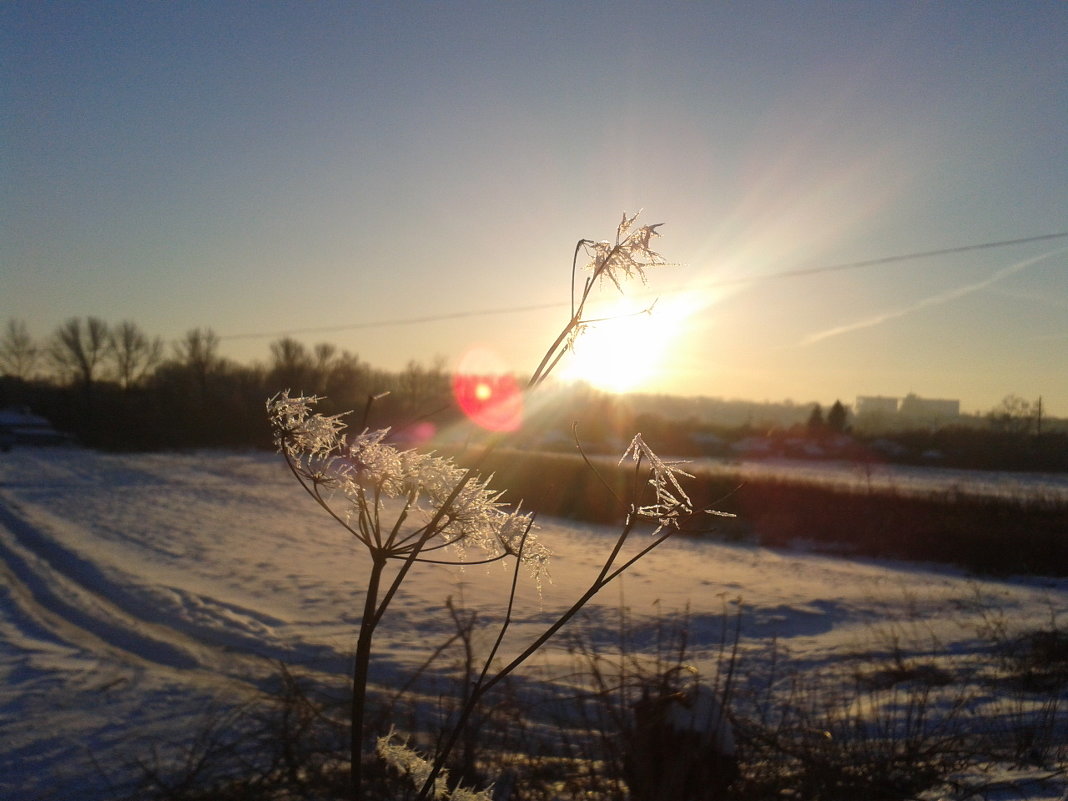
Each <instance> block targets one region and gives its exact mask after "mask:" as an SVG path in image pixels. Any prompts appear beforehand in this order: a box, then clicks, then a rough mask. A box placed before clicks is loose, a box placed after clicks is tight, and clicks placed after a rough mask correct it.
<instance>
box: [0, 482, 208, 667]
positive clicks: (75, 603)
mask: <svg viewBox="0 0 1068 801" xmlns="http://www.w3.org/2000/svg"><path fill="white" fill-rule="evenodd" d="M57 559H60V560H63V559H70V560H72V561H73V562H75V563H78V568H79V569H81V570H85V571H89V572H93V571H96V572H97V573H98V572H99V571H97V570H96V568H95V567H94V566H92V565H90V564H88V563H86V562H84V560H81V559H79V558H78V557H77V556H74V555H73V554H70V553H69V552H67V551H66V550H65V549H63V548H62V547H61V546H59V545H57V544H56V543H54V542H50V541H48V540H47V538H45V537H44V536H43V535H41V534H40V532H38V531H36V530H35V529H34V528H33V526H32V525H30V524H29V523H27V522H26V521H25V520H23V519H22V518H20V517H19V516H18V515H17V514H15V513H14V512H13V511H12V509H11V506H10V504H9V503H7V502H0V561H2V563H3V565H2V569H3V572H4V574H5V579H6V580H7V584H8V590H9V592H10V594H11V597H12V599H13V600H14V601H15V602H16V604H17V605H18V607H19V611H20V612H21V613H22V614H23V615H25V616H26V617H27V618H28V619H29V620H31V621H33V623H34V624H35V626H36V627H41V626H44V627H45V629H46V630H47V631H48V632H50V633H51V634H52V635H53V636H55V637H57V638H59V639H61V640H63V641H65V642H70V643H72V644H75V645H80V646H85V645H88V646H90V648H92V646H94V645H99V643H103V644H105V645H106V646H108V647H109V648H111V649H117V650H119V651H123V652H126V653H128V654H131V655H133V656H134V657H137V658H138V659H140V660H143V661H147V662H151V663H154V664H158V665H164V666H167V667H172V668H179V669H193V668H197V667H200V665H201V660H200V659H198V658H197V657H196V656H194V655H193V654H192V653H190V650H191V649H188V648H184V647H182V646H180V645H178V644H176V643H175V642H174V641H173V640H174V637H173V636H171V634H172V633H171V632H169V631H164V630H160V631H152V629H154V628H158V627H155V626H152V624H149V623H144V622H142V621H138V620H135V619H133V618H131V617H130V616H129V615H127V614H126V613H125V612H123V611H122V610H120V609H119V608H118V607H116V606H115V605H114V604H112V603H111V602H110V601H108V600H107V599H106V598H104V597H102V596H101V595H99V594H98V593H96V592H94V591H93V590H91V589H90V587H89V586H88V582H84V581H73V580H71V578H70V577H69V576H66V575H64V574H63V573H62V572H61V571H59V570H57V569H56V567H55V565H54V562H55V561H56V560H57Z"/></svg>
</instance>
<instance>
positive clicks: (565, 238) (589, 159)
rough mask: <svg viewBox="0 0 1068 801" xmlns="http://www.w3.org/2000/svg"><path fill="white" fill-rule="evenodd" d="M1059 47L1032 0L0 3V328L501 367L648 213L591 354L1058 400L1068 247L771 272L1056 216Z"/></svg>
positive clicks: (791, 391)
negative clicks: (1015, 1)
mask: <svg viewBox="0 0 1068 801" xmlns="http://www.w3.org/2000/svg"><path fill="white" fill-rule="evenodd" d="M1066 41H1068V6H1066V5H1065V4H1063V3H1053V2H1049V3H1043V2H1036V3H1028V4H1024V5H1018V6H1010V5H1009V4H1005V3H986V2H970V3H927V2H924V3H910V2H900V3H876V2H871V3H865V2H853V3H787V2H781V3H780V2H777V3H760V2H755V3H732V4H729V3H625V2H623V3H607V2H604V3H589V2H578V3H562V2H560V3H542V2H532V3H525V4H511V3H470V2H435V3H418V4H415V3H391V4H371V3H325V2H324V3H262V4H245V3H215V2H203V3H196V2H187V3H158V4H149V3H94V4H68V3H44V2H9V3H5V4H3V5H2V6H0V52H3V53H4V56H3V58H2V60H0V69H2V70H3V82H2V95H0V103H2V108H0V112H2V113H0V116H2V122H0V135H2V145H3V146H2V151H3V153H2V155H0V214H2V217H0V225H2V228H0V270H2V289H0V321H6V320H7V319H9V318H17V319H23V320H25V321H26V322H27V324H28V326H29V328H30V330H31V332H32V333H33V334H34V335H35V336H38V337H42V338H43V337H45V336H47V335H48V334H49V333H50V332H51V331H52V330H53V329H54V328H55V326H56V325H58V324H59V323H61V322H62V321H63V320H65V319H66V318H68V317H71V316H89V315H95V316H99V317H102V318H104V319H106V320H108V321H109V322H118V321H120V320H125V319H130V320H134V321H135V322H137V323H138V324H140V325H141V326H142V327H143V328H144V329H145V330H146V331H148V332H149V333H151V334H154V335H159V336H161V337H163V338H164V339H165V340H175V339H178V338H179V337H181V336H182V334H183V333H184V332H185V331H186V330H188V329H190V328H194V327H198V326H199V327H210V328H212V329H214V330H215V332H216V333H217V334H219V335H220V337H222V340H223V348H224V353H225V354H226V355H229V356H231V357H232V358H235V359H237V360H240V361H244V362H252V361H254V360H266V358H267V355H268V345H269V343H270V341H272V339H276V338H278V337H279V336H282V335H284V334H286V333H290V332H301V333H298V334H297V338H299V339H301V340H303V341H305V342H307V343H308V344H313V343H315V342H319V341H329V342H333V343H335V344H337V345H339V346H340V347H343V348H345V349H348V350H350V351H352V352H354V353H358V354H359V355H360V357H361V358H363V359H364V360H366V361H368V362H370V363H371V364H374V365H376V366H380V367H387V368H397V367H401V366H403V365H404V364H405V363H406V362H407V361H408V360H409V359H417V360H420V361H423V362H429V361H431V360H433V359H434V358H436V357H441V358H442V359H444V360H445V362H446V363H447V364H449V365H453V364H456V363H458V361H459V360H460V359H462V358H463V357H464V355H465V354H466V353H468V352H470V350H471V349H473V348H477V347H481V348H489V349H491V350H492V351H493V353H494V354H495V357H496V358H497V360H498V363H499V364H500V365H501V366H502V369H508V370H514V371H516V372H517V373H529V372H530V371H531V370H532V369H533V367H534V366H535V365H536V364H537V361H538V359H539V358H540V355H541V353H542V351H543V350H544V349H545V347H547V346H548V344H549V343H550V342H551V341H552V338H553V336H554V335H555V333H556V331H557V330H559V327H560V326H561V325H562V324H563V322H564V319H565V317H566V315H567V311H568V299H569V271H570V259H571V253H572V250H573V248H574V243H575V241H576V240H578V239H579V238H582V237H587V238H595V239H602V238H610V237H611V236H612V235H613V233H614V227H615V225H616V223H617V221H618V219H619V216H620V214H621V213H622V212H623V211H624V210H628V211H635V210H638V209H644V210H645V211H644V213H643V219H644V220H645V221H646V222H649V223H656V222H663V223H665V224H664V226H663V228H662V229H661V232H662V234H663V237H662V239H660V240H658V244H659V245H660V250H661V252H662V253H663V254H664V255H665V256H666V257H667V258H668V259H669V260H670V261H672V262H677V263H678V264H679V266H677V267H670V268H663V269H662V270H658V271H656V272H655V273H653V274H650V276H649V279H650V280H649V284H648V286H646V287H642V286H640V285H639V286H637V287H635V288H634V290H635V291H633V292H632V293H631V295H630V301H629V302H630V303H631V304H632V306H631V307H624V310H627V309H628V308H634V309H640V308H643V307H644V305H645V304H648V303H649V302H651V301H652V299H653V298H654V297H655V296H658V297H659V298H660V300H659V302H658V303H657V305H656V308H655V310H654V317H656V316H657V315H660V317H661V318H663V320H662V322H663V323H665V324H664V325H661V326H660V327H653V328H651V329H650V330H649V331H648V332H645V333H642V334H640V335H638V338H637V339H635V335H634V333H633V332H628V331H625V330H623V329H624V328H626V325H623V324H620V325H616V326H614V327H612V326H609V327H607V330H606V327H605V326H602V327H601V330H599V331H598V332H597V333H596V334H594V335H591V337H590V339H589V341H588V344H587V345H586V346H585V348H586V357H587V363H592V364H600V365H602V367H601V369H602V373H601V374H598V375H596V376H594V374H593V373H591V376H593V377H595V378H597V379H598V380H600V379H603V378H604V375H603V365H604V364H605V363H606V360H607V358H608V356H607V354H610V353H612V352H613V349H614V355H615V356H618V355H619V354H620V353H622V354H623V358H622V360H621V362H620V364H619V365H618V366H616V367H614V368H613V369H614V370H615V371H616V372H617V373H630V372H633V375H632V376H630V378H631V379H633V380H632V381H631V382H630V384H631V385H632V386H634V388H638V389H646V390H654V391H667V392H675V393H680V394H705V395H714V396H722V397H740V398H752V399H756V400H763V399H770V400H781V399H784V398H792V399H794V400H795V401H797V402H808V401H813V400H816V401H820V402H823V403H830V402H833V401H834V400H835V399H836V398H841V399H842V400H844V401H847V402H849V401H852V399H853V398H854V397H855V396H856V395H861V394H864V395H870V394H884V395H904V394H905V393H907V392H915V393H917V394H919V395H921V396H925V397H945V398H959V399H960V400H961V401H962V403H963V406H964V408H965V409H966V410H970V411H976V410H985V409H988V408H990V407H991V406H993V405H994V404H996V403H997V402H999V401H1000V399H1001V398H1002V397H1003V396H1004V395H1007V394H1009V393H1015V394H1019V395H1022V396H1024V397H1027V398H1030V399H1034V398H1037V397H1038V396H1039V395H1041V396H1042V397H1043V401H1044V403H1045V405H1046V408H1047V409H1048V410H1049V411H1050V412H1051V413H1053V414H1058V415H1068V358H1066V356H1065V354H1068V251H1066V250H1064V248H1066V247H1068V238H1062V239H1049V240H1043V241H1038V242H1033V243H1030V244H1023V245H1016V246H1013V247H1006V248H991V249H983V250H971V251H966V252H961V253H955V254H947V255H943V256H937V257H930V258H925V259H916V260H911V261H897V262H888V263H885V264H881V265H872V266H869V267H863V268H857V269H851V270H841V271H826V272H813V273H808V274H805V275H802V276H797V277H790V278H782V277H779V278H769V277H768V276H772V275H775V274H779V273H782V272H785V271H791V270H807V269H810V268H819V267H824V266H833V265H840V264H847V263H852V262H857V261H863V260H868V259H877V258H880V257H885V256H894V255H900V254H909V253H916V252H924V251H933V250H940V249H948V248H954V247H957V246H965V245H975V244H981V243H986V242H995V241H1002V240H1009V239H1017V238H1024V237H1032V236H1040V235H1045V234H1051V233H1061V232H1066V231H1068V158H1066V156H1065V153H1066V144H1068V48H1066V47H1065V42H1066ZM613 292H614V291H606V292H605V293H604V304H605V305H604V308H605V309H606V310H609V311H616V309H617V307H616V305H615V304H616V301H617V297H616V296H615V295H614V294H613ZM532 307H533V308H532ZM466 312H472V314H470V315H468V314H464V313H466ZM450 315H452V316H451V317H450ZM416 318H419V319H423V318H441V319H432V320H429V321H425V322H420V323H404V324H401V323H398V322H397V321H407V320H412V319H416ZM643 319H644V318H643ZM376 323H388V324H386V325H374V324H376ZM304 332H307V333H304ZM261 335H262V336H261ZM597 337H600V338H601V339H607V341H608V342H607V344H603V343H599V342H598V339H597ZM651 342H652V343H653V344H656V347H646V346H648V345H650V343H651ZM579 347H580V349H581V348H582V347H583V343H582V341H581V340H580V343H579ZM658 350H659V352H657V351H658ZM584 369H590V370H595V369H596V368H595V367H592V366H591V367H589V368H584V367H582V366H581V362H580V363H578V366H577V367H576V368H573V373H574V374H577V375H581V374H582V370H584ZM634 382H637V383H636V384H635V383H634ZM626 384H627V382H620V385H626Z"/></svg>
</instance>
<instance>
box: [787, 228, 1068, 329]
mask: <svg viewBox="0 0 1068 801" xmlns="http://www.w3.org/2000/svg"><path fill="white" fill-rule="evenodd" d="M1065 252H1068V248H1060V249H1058V250H1051V251H1050V252H1049V253H1043V254H1042V255H1041V256H1034V257H1032V258H1030V259H1024V260H1023V261H1018V262H1016V263H1015V264H1010V265H1009V266H1008V267H1004V268H1002V269H1000V270H998V271H997V272H996V273H994V274H993V275H991V276H989V277H988V278H984V279H983V280H982V281H977V282H976V283H974V284H967V285H966V286H960V287H957V288H956V289H950V290H949V291H947V292H942V293H941V294H938V295H931V296H930V297H927V298H923V299H922V300H919V301H917V302H916V303H913V304H912V305H911V306H906V307H905V308H903V309H895V310H894V311H888V312H883V313H882V314H877V315H875V316H874V317H869V318H867V319H866V320H858V321H857V322H855V323H848V324H847V325H839V326H836V327H834V328H828V329H827V330H825V331H818V332H816V333H815V334H809V335H808V336H807V337H805V338H804V339H802V340H801V341H800V342H799V343H798V344H797V347H804V346H806V345H814V344H815V343H817V342H821V341H822V340H824V339H830V338H831V337H836V336H839V335H840V334H848V333H849V332H850V331H858V330H860V329H862V328H871V327H872V326H876V325H880V324H882V323H885V322H887V321H888V320H896V319H897V318H898V317H904V316H905V315H906V314H912V313H913V312H914V311H918V310H919V309H925V308H928V307H929V306H940V305H942V304H943V303H948V302H949V301H951V300H956V299H957V298H960V297H963V296H965V295H970V294H971V293H973V292H978V291H979V290H981V289H986V288H987V287H989V286H992V285H993V284H996V283H998V282H999V281H1004V280H1005V279H1006V278H1008V277H1009V276H1011V275H1015V274H1016V273H1018V272H1022V271H1023V270H1026V269H1027V268H1028V267H1031V266H1033V265H1035V264H1038V262H1040V261H1045V260H1046V259H1048V258H1050V257H1052V256H1056V255H1058V254H1060V253H1065Z"/></svg>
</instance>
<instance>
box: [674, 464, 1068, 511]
mask: <svg viewBox="0 0 1068 801" xmlns="http://www.w3.org/2000/svg"><path fill="white" fill-rule="evenodd" d="M687 469H689V470H691V471H699V472H702V473H709V474H712V475H727V476H738V477H740V478H744V479H770V480H774V481H790V482H805V483H809V484H818V485H823V486H831V487H836V488H839V489H849V490H854V491H867V490H876V491H892V492H896V493H898V494H899V495H930V494H936V493H959V494H962V495H978V496H984V497H1001V498H1017V499H1024V498H1043V499H1048V500H1056V501H1062V502H1063V501H1068V473H1019V472H1009V471H997V470H962V469H956V468H948V467H938V466H935V465H932V466H929V467H913V466H907V465H896V464H888V463H885V462H879V461H877V460H872V461H868V462H856V461H847V460H814V459H787V458H782V457H775V458H766V459H697V460H694V461H691V462H689V464H688V468H687Z"/></svg>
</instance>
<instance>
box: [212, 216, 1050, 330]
mask: <svg viewBox="0 0 1068 801" xmlns="http://www.w3.org/2000/svg"><path fill="white" fill-rule="evenodd" d="M1065 237H1068V231H1063V232H1061V233H1057V234H1042V235H1040V236H1028V237H1022V238H1020V239H1002V240H999V241H997V242H983V243H981V244H978V245H958V246H957V247H952V248H942V249H940V250H924V251H918V252H916V253H905V254H901V255H897V256H881V257H880V258H877V259H864V260H863V261H851V262H844V263H842V264H828V265H823V266H820V267H800V268H795V269H791V270H782V271H780V272H775V273H765V274H763V275H755V276H747V277H738V278H723V279H717V280H713V281H706V282H702V283H701V284H699V286H705V287H716V286H730V285H734V284H753V283H758V282H761V281H775V280H779V279H782V278H804V277H807V276H810V275H819V274H821V273H834V272H844V271H846V270H858V269H861V268H864V267H876V266H879V265H883V264H893V263H895V262H902V261H914V260H917V259H927V258H933V257H935V256H947V255H949V254H952V253H967V252H969V251H974V250H992V249H994V248H1005V247H1011V246H1013V245H1025V244H1028V243H1032V242H1043V241H1048V240H1051V239H1064V238H1065ZM567 307H568V304H567V303H565V302H554V303H536V304H531V305H527V306H499V307H496V308H489V309H469V310H467V311H459V312H447V313H441V314H426V315H422V316H419V317H395V318H392V319H386V320H373V321H370V322H362V323H346V324H343V325H332V326H322V327H318V328H295V329H289V330H286V331H267V332H260V333H252V334H228V335H224V336H220V337H219V339H265V338H267V337H282V336H298V335H302V334H332V333H337V332H338V331H357V330H360V329H366V328H386V327H390V326H405V325H418V324H420V323H437V322H442V321H444V320H460V319H464V318H468V317H488V316H490V315H494V314H518V313H522V312H530V311H543V310H545V309H559V308H567Z"/></svg>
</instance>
